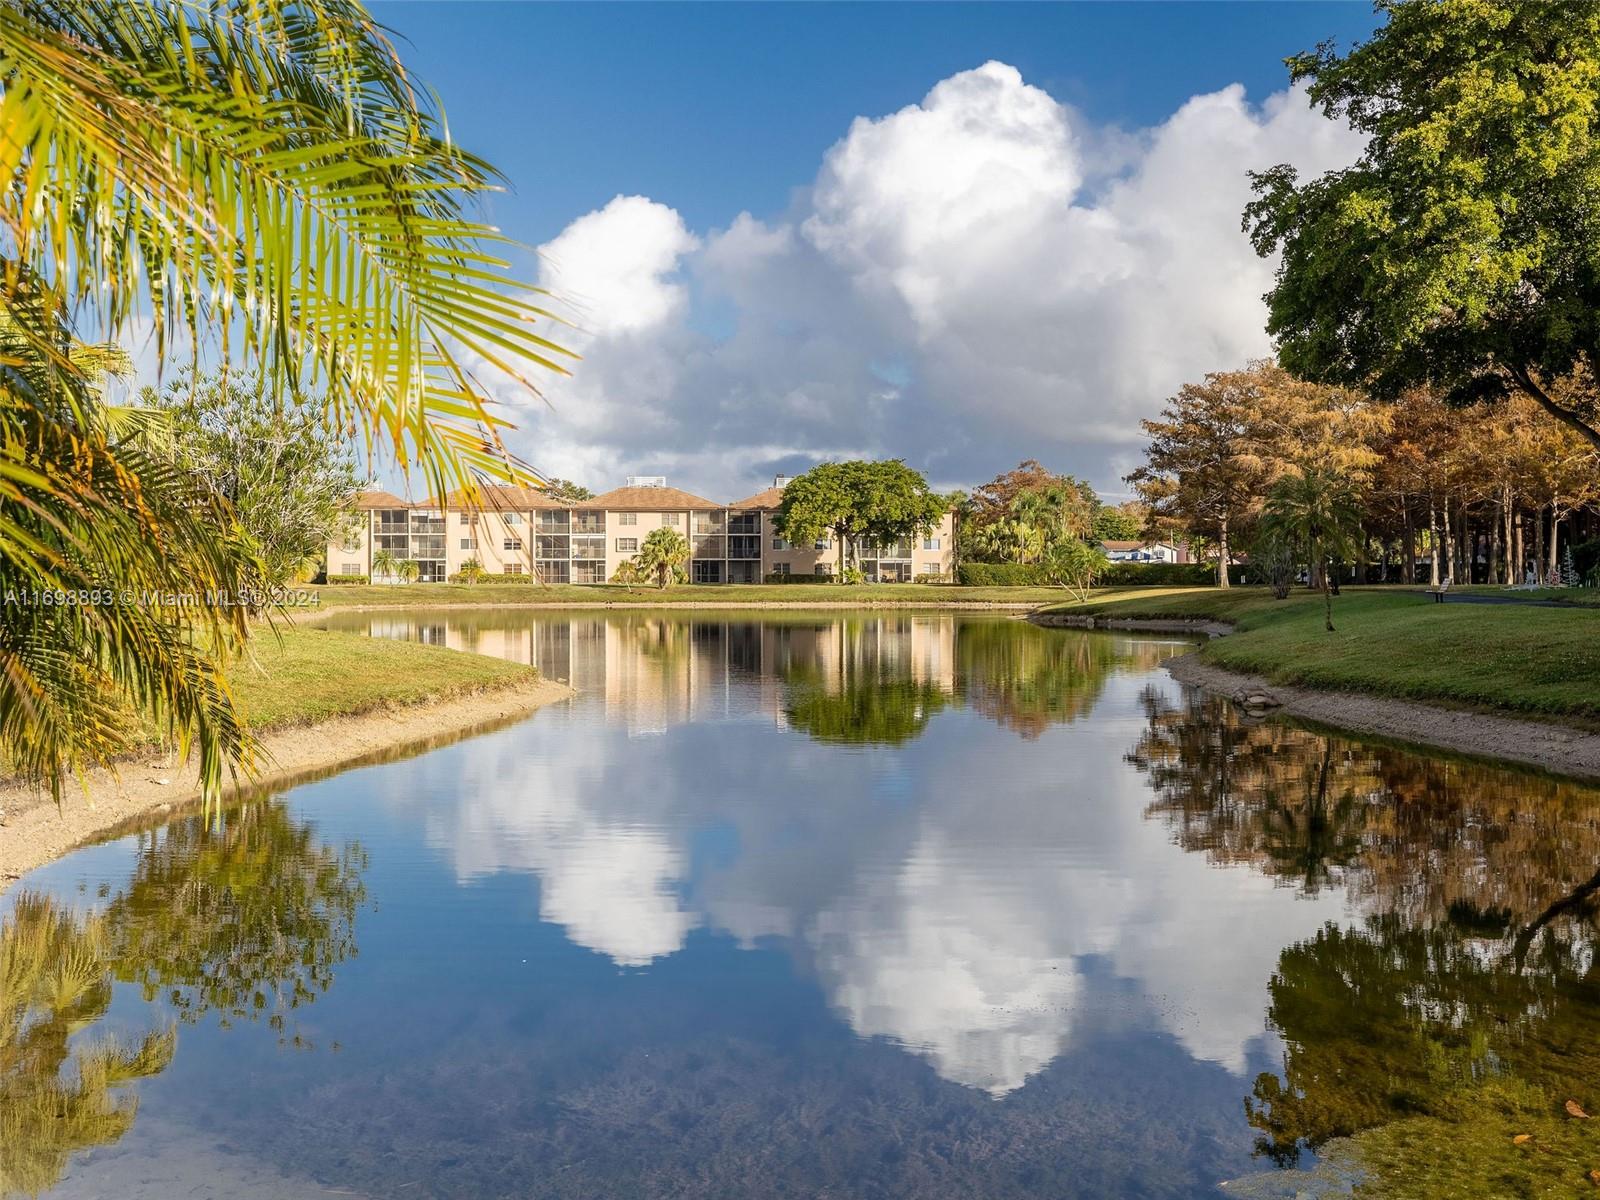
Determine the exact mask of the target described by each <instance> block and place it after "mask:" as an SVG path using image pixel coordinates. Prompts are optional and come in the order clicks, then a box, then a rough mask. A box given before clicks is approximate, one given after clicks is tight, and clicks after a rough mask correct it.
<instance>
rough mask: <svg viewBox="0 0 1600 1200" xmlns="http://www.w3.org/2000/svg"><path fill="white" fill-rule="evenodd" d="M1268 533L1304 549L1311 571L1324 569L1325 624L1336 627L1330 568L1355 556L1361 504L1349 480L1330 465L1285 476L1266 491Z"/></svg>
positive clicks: (1310, 468) (1308, 468) (1331, 630)
mask: <svg viewBox="0 0 1600 1200" xmlns="http://www.w3.org/2000/svg"><path fill="white" fill-rule="evenodd" d="M1265 525H1266V532H1267V534H1268V536H1276V537H1280V538H1282V539H1283V540H1284V541H1286V542H1288V543H1289V544H1291V545H1293V546H1296V547H1298V548H1299V549H1300V551H1301V553H1303V554H1304V555H1305V556H1306V562H1307V564H1308V565H1309V566H1310V568H1311V570H1312V572H1313V573H1315V572H1316V571H1317V569H1318V568H1319V567H1320V568H1321V576H1322V599H1323V623H1324V625H1326V627H1327V630H1328V632H1329V633H1332V632H1333V591H1332V580H1331V576H1332V572H1331V571H1330V570H1329V569H1328V567H1329V566H1330V564H1331V563H1332V562H1333V560H1335V559H1339V558H1350V557H1353V556H1354V554H1355V552H1356V541H1357V538H1358V536H1359V533H1358V531H1359V530H1360V528H1361V509H1360V507H1359V506H1358V505H1357V504H1356V499H1355V494H1354V492H1353V490H1352V489H1351V486H1350V482H1349V480H1347V479H1346V478H1345V477H1344V476H1342V475H1340V474H1339V473H1338V472H1337V471H1333V470H1329V469H1328V468H1326V467H1307V468H1305V469H1304V470H1303V471H1301V472H1300V473H1298V474H1294V475H1286V476H1284V477H1283V479H1281V480H1279V481H1278V483H1277V484H1276V485H1275V486H1274V487H1273V489H1272V491H1271V493H1270V494H1269V495H1268V496H1267V503H1266V518H1265Z"/></svg>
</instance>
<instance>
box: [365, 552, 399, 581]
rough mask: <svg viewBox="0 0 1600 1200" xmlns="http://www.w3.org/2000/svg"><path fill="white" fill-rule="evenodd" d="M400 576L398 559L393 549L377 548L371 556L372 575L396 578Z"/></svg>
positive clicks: (374, 576) (375, 577)
mask: <svg viewBox="0 0 1600 1200" xmlns="http://www.w3.org/2000/svg"><path fill="white" fill-rule="evenodd" d="M399 576H400V560H399V558H397V557H396V556H395V553H394V551H393V550H387V549H384V550H379V551H377V552H376V553H375V554H373V556H372V577H373V578H374V579H378V578H384V579H398V578H399Z"/></svg>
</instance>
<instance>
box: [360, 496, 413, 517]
mask: <svg viewBox="0 0 1600 1200" xmlns="http://www.w3.org/2000/svg"><path fill="white" fill-rule="evenodd" d="M355 506H356V508H358V509H360V510H361V511H363V512H366V511H369V510H371V509H374V508H410V507H411V502H410V501H409V500H402V499H400V497H399V496H396V495H395V494H394V493H393V492H358V493H356V499H355Z"/></svg>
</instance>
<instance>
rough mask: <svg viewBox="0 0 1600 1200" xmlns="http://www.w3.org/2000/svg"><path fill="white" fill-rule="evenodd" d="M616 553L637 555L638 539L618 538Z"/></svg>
mask: <svg viewBox="0 0 1600 1200" xmlns="http://www.w3.org/2000/svg"><path fill="white" fill-rule="evenodd" d="M617 553H618V554H637V553H639V539H638V538H636V537H633V538H618V539H617Z"/></svg>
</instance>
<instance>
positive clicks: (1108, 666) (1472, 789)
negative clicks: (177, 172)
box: [0, 612, 1600, 1200]
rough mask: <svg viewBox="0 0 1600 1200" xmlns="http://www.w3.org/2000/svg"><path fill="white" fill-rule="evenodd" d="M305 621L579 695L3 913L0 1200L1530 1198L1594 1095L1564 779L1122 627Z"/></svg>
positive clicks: (1562, 1155) (144, 839)
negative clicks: (1384, 737)
mask: <svg viewBox="0 0 1600 1200" xmlns="http://www.w3.org/2000/svg"><path fill="white" fill-rule="evenodd" d="M334 623H335V625H336V627H339V628H345V629H355V630H360V631H364V632H369V633H371V634H372V635H373V636H384V637H405V638H418V639H422V640H426V641H431V642H436V643H440V644H444V645H449V646H454V647H457V648H461V649H469V650H475V651H478V652H480V653H488V654H498V655H503V656H506V657H509V658H513V659H516V660H519V661H526V662H532V663H534V664H536V665H538V666H539V667H540V668H541V669H542V670H543V671H544V672H545V673H546V674H548V675H550V676H552V677H555V678H560V679H566V680H569V681H570V682H571V683H572V684H573V685H574V687H575V688H576V689H577V691H578V696H577V698H576V699H575V700H573V701H571V702H569V703H563V704H560V705H557V706H555V707H553V708H549V709H546V710H544V711H541V712H540V713H538V714H536V715H535V716H534V717H533V718H532V719H530V720H527V721H524V722H521V723H519V724H516V725H514V726H511V727H508V728H505V729H502V730H500V731H497V732H493V733H489V734H487V735H484V736H481V737H477V738H474V739H471V740H469V741H465V742H461V743H458V744H456V745H453V746H450V747H448V748H445V749H441V750H435V751H432V752H430V753H427V754H423V755H421V756H418V757H414V758H410V759H407V760H404V761H397V762H393V763H389V764H385V765H381V766H373V767H368V768H363V769H360V770H356V771H353V772H349V773H346V774H343V775H340V776H338V777H336V778H333V779H329V780H326V781H324V782H320V783H316V784H311V785H307V786H303V787H298V788H295V789H293V790H291V791H289V792H287V793H285V794H283V795H280V796H276V797H272V798H268V799H263V800H259V801H256V802H252V803H250V804H247V805H245V806H243V807H241V808H237V809H234V810H232V811H229V812H227V813H225V814H223V815H222V816H220V817H214V818H212V819H211V820H209V821H202V820H200V819H187V820H180V821H175V822H173V823H171V824H169V825H167V826H165V827H160V828H156V829H153V830H151V831H150V832H147V833H143V834H139V835H136V836H132V837H127V838H123V839H121V840H118V841H114V842H110V843H107V844H105V845H102V846H98V847H94V848H91V849H87V850H84V851H80V852H78V853H76V854H73V855H71V856H69V857H68V858H66V859H64V860H62V861H60V862H58V863H56V864H53V865H51V866H50V867H47V868H45V869H42V870H40V871H37V872H35V873H34V874H32V875H31V876H29V877H28V878H27V879H25V880H24V881H23V882H22V884H21V885H19V886H17V887H15V888H14V889H13V891H12V892H11V893H10V894H9V895H8V896H6V897H5V898H3V899H0V914H3V916H4V920H5V930H4V935H3V942H0V989H4V993H3V997H0V998H3V999H4V1000H5V1003H4V1004H0V1193H7V1192H17V1193H21V1194H30V1195H31V1194H43V1195H48V1196H53V1197H75V1198H76V1197H98V1196H116V1197H119V1198H136V1200H137V1198H146V1197H149V1198H156V1197H160V1198H162V1200H166V1198H168V1197H177V1196H183V1197H205V1196H217V1197H223V1196H226V1197H274V1198H279V1197H287V1198H290V1200H299V1198H301V1197H323V1196H328V1195H334V1194H337V1195H355V1196H368V1197H384V1198H390V1197H393V1198H401V1200H405V1198H412V1197H462V1198H466V1197H473V1198H477V1197H508V1198H509V1197H574V1198H576V1197H583V1198H594V1197H779V1196H783V1197H830V1198H832V1197H839V1198H843V1197H852V1198H853V1197H918V1198H921V1197H930V1198H938V1197H1051V1198H1060V1197H1124V1196H1126V1197H1135V1196H1137V1197H1167V1196H1170V1197H1191V1196H1206V1195H1223V1194H1227V1193H1226V1192H1224V1191H1222V1190H1219V1185H1220V1184H1221V1183H1222V1182H1223V1181H1232V1182H1230V1184H1229V1187H1228V1189H1227V1190H1228V1191H1231V1192H1234V1193H1236V1194H1241V1195H1274V1196H1275V1195H1296V1194H1302V1195H1344V1194H1348V1193H1349V1190H1350V1188H1351V1186H1353V1185H1354V1184H1355V1183H1356V1182H1358V1181H1365V1182H1364V1186H1365V1187H1366V1188H1367V1189H1368V1190H1370V1191H1371V1193H1372V1194H1384V1195H1418V1196H1433V1195H1440V1196H1443V1195H1458V1194H1459V1195H1502V1194H1503V1195H1523V1194H1527V1195H1544V1194H1568V1193H1565V1192H1550V1193H1546V1192H1543V1191H1535V1190H1528V1189H1530V1188H1532V1187H1534V1186H1535V1184H1537V1182H1538V1179H1539V1178H1542V1176H1541V1174H1540V1173H1541V1172H1544V1173H1547V1174H1549V1173H1553V1176H1552V1177H1553V1178H1555V1179H1556V1180H1557V1181H1558V1185H1559V1181H1561V1180H1566V1181H1568V1182H1569V1183H1571V1184H1572V1185H1573V1186H1576V1185H1577V1184H1579V1183H1582V1182H1583V1178H1582V1174H1583V1171H1584V1170H1585V1169H1586V1166H1585V1164H1587V1165H1589V1166H1592V1165H1596V1164H1600V1141H1596V1140H1595V1139H1593V1138H1592V1137H1591V1135H1588V1134H1586V1133H1583V1132H1582V1130H1583V1129H1585V1128H1587V1126H1584V1125H1583V1124H1582V1123H1581V1122H1579V1121H1574V1120H1571V1119H1568V1118H1566V1117H1565V1115H1564V1114H1563V1112H1562V1110H1561V1107H1560V1106H1561V1104H1562V1103H1563V1102H1564V1101H1565V1100H1566V1099H1568V1098H1575V1099H1577V1100H1578V1101H1579V1102H1580V1103H1582V1104H1587V1105H1589V1106H1591V1107H1592V1108H1594V1109H1595V1111H1597V1112H1600V1094H1596V1092H1594V1091H1592V1090H1591V1089H1594V1088H1597V1087H1600V1082H1596V1081H1600V1069H1597V1068H1600V1063H1596V1062H1595V1058H1596V1057H1597V1052H1596V1047H1597V1046H1600V1020H1597V1017H1600V992H1597V990H1596V987H1595V980H1594V978H1593V970H1594V962H1593V954H1592V952H1591V947H1592V945H1593V932H1594V931H1593V928H1592V925H1591V921H1590V918H1591V908H1590V895H1591V893H1592V892H1593V891H1594V890H1595V888H1596V886H1597V884H1600V879H1597V878H1596V870H1597V868H1600V822H1597V817H1596V814H1597V813H1600V805H1597V800H1600V797H1597V796H1596V795H1595V794H1594V793H1592V792H1590V791H1587V790H1585V789H1582V788H1579V787H1576V786H1573V785H1567V784H1561V783H1557V782H1554V781H1551V780H1548V779H1542V778H1539V777H1535V776H1530V775H1522V774H1514V773H1510V772H1499V771H1494V770H1490V769H1487V768H1484V767H1481V766H1471V765H1464V764H1462V763H1459V762H1452V761H1448V760H1444V759H1435V758H1430V757H1426V756H1421V755H1417V754H1413V753H1408V752H1403V751H1400V750H1395V749H1390V748H1384V747H1376V746H1370V745H1364V744H1361V743H1358V742H1353V741H1348V740H1345V739H1341V738H1337V737H1330V736H1325V735H1324V734H1322V733H1318V732H1314V731H1308V730H1304V729H1300V728H1296V727H1294V726H1291V725H1287V724H1283V723H1278V722H1267V723H1259V722H1250V721H1246V720H1244V719H1242V718H1240V717H1239V716H1238V715H1236V714H1234V713H1233V712H1232V711H1231V710H1229V709H1228V708H1226V707H1225V706H1221V705H1218V704H1216V703H1214V702H1209V701H1206V700H1204V699H1202V698H1201V697H1199V696H1198V695H1196V694H1186V693H1185V692H1184V691H1183V689H1181V688H1179V687H1178V686H1177V685H1176V684H1174V683H1173V682H1172V680H1171V679H1170V678H1169V677H1168V676H1167V675H1166V674H1165V673H1164V672H1162V671H1160V670H1159V664H1160V663H1161V661H1162V660H1163V659H1164V658H1166V657H1168V656H1170V655H1172V654H1176V653H1181V652H1183V651H1184V650H1185V649H1187V647H1186V646H1185V645H1184V644H1182V643H1180V642H1177V641H1172V640H1167V639H1160V638H1154V637H1133V636H1114V635H1108V634H1092V633H1079V632H1072V631H1061V630H1043V629H1038V628H1035V627H1033V626H1030V625H1027V624H1024V623H1021V622H1018V621H1014V620H1008V619H1001V618H990V617H982V616H973V617H966V616H953V615H950V614H937V615H915V616H912V615H887V616H877V615H849V616H839V615H837V614H821V615H805V614H783V615H781V616H769V617H767V618H765V619H763V618H744V617H740V616H731V617H730V616H726V615H723V614H717V615H715V616H708V615H704V614H701V615H693V614H670V615H668V614H661V613H656V614H648V613H641V612H627V613H622V612H612V613H597V612H571V613H553V612H539V613H537V614H529V613H526V612H504V613H487V614H486V613H471V614H462V613H440V614H438V615H437V616H434V615H430V614H408V615H399V616H397V615H391V614H370V615H369V614H346V615H344V616H341V617H337V618H335V622H334ZM0 836H3V831H0ZM1591 1124H1600V1122H1593V1123H1591ZM1527 1131H1532V1132H1533V1133H1534V1134H1535V1137H1534V1138H1532V1139H1527V1140H1525V1143H1524V1144H1513V1143H1512V1141H1511V1138H1512V1137H1513V1135H1515V1134H1516V1133H1519V1132H1527ZM1352 1135H1354V1136H1352ZM1583 1138H1590V1141H1589V1142H1585V1141H1583V1140H1581V1139H1583ZM1574 1139H1579V1140H1577V1141H1574ZM1537 1147H1542V1148H1543V1150H1542V1153H1540V1154H1533V1153H1532V1150H1533V1148H1537ZM1586 1155H1589V1156H1592V1157H1593V1162H1588V1159H1587V1158H1586V1157H1585V1156H1586ZM1441 1159H1443V1160H1444V1161H1447V1162H1448V1163H1450V1164H1451V1165H1450V1166H1449V1168H1448V1169H1446V1170H1443V1171H1439V1172H1437V1173H1435V1169H1434V1167H1433V1166H1432V1165H1429V1164H1435V1163H1438V1162H1440V1161H1441ZM1491 1180H1492V1182H1488V1181H1491ZM1530 1181H1531V1182H1530ZM1453 1188H1454V1189H1458V1190H1452V1189H1453ZM1462 1188H1464V1189H1465V1190H1459V1189H1462Z"/></svg>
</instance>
